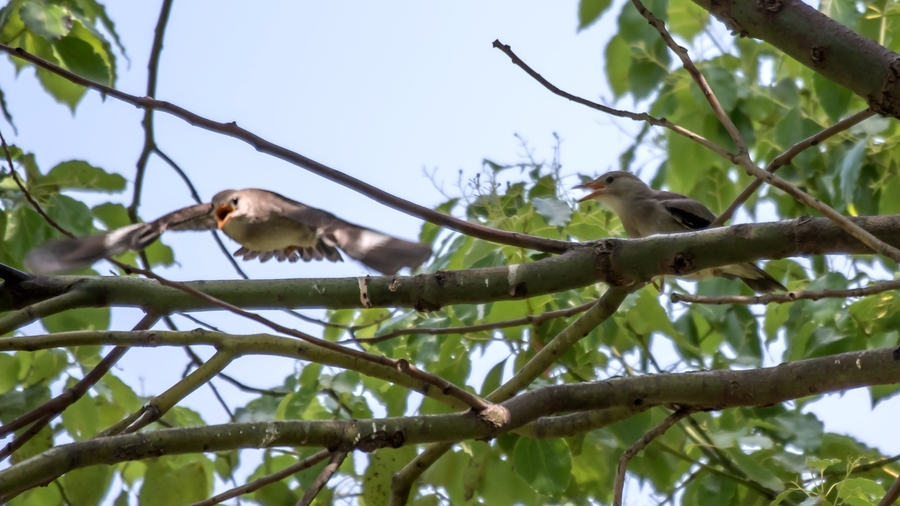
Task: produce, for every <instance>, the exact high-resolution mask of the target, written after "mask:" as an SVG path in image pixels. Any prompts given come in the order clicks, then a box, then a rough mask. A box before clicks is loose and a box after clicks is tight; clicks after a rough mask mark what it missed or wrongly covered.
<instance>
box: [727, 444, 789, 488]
mask: <svg viewBox="0 0 900 506" xmlns="http://www.w3.org/2000/svg"><path fill="white" fill-rule="evenodd" d="M725 452H726V453H727V454H728V455H729V456H731V458H732V459H733V460H734V462H735V463H736V464H737V465H738V467H740V468H741V471H744V472H745V473H747V477H748V478H750V479H751V480H753V481H755V482H757V483H759V484H760V485H762V486H764V487H766V488H769V489H772V490H774V491H776V492H779V493H780V492H781V491H783V490H784V483H782V482H781V480H780V479H778V476H776V475H775V473H773V472H772V471H770V470H769V469H767V468H766V467H765V466H763V465H762V464H760V463H759V462H757V461H756V459H754V458H753V457H752V456H750V455H747V454H746V453H744V452H743V451H742V450H741V449H740V448H728V449H727V450H725Z"/></svg>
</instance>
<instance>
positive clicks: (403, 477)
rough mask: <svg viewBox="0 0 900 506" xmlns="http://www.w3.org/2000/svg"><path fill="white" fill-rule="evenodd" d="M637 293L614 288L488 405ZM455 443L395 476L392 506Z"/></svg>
mask: <svg viewBox="0 0 900 506" xmlns="http://www.w3.org/2000/svg"><path fill="white" fill-rule="evenodd" d="M632 291H633V290H632V289H629V288H624V287H613V288H610V289H609V290H608V291H607V292H606V293H605V294H603V296H602V297H601V298H600V299H599V300H597V302H596V303H595V304H594V305H593V307H591V308H590V309H589V310H588V311H587V312H586V313H584V314H583V315H581V317H579V318H578V319H577V320H575V321H574V322H572V323H571V324H570V325H569V326H568V327H566V328H565V329H564V330H563V331H562V332H560V333H559V334H557V336H556V337H554V338H553V340H551V341H550V342H549V343H547V345H546V346H544V347H543V348H541V350H540V351H539V352H538V353H537V354H536V355H535V356H534V357H532V359H531V360H529V361H528V363H526V364H525V365H524V366H523V367H522V368H521V369H519V371H518V372H516V374H515V375H514V376H513V377H512V378H510V380H509V381H507V382H506V383H504V384H503V385H501V386H500V387H499V388H497V389H496V390H494V391H493V392H491V393H490V394H489V395H488V396H487V397H486V400H487V401H488V402H496V403H502V402H504V401H506V400H507V399H510V398H512V397H513V396H514V395H516V394H517V393H518V392H521V391H522V390H524V389H526V388H528V385H530V384H531V383H532V382H533V381H534V380H535V379H536V378H537V377H538V376H540V375H541V374H543V373H544V372H545V371H546V370H547V369H548V368H550V367H551V366H552V365H553V364H554V363H555V362H556V361H557V360H558V359H559V357H560V356H562V354H563V353H565V352H566V350H568V349H569V348H571V347H572V345H573V344H575V343H577V342H578V341H579V340H580V339H581V338H583V337H584V336H586V335H588V333H589V332H590V331H591V330H593V329H594V328H595V327H597V325H600V324H601V323H603V322H604V321H605V320H606V319H607V318H609V317H610V316H612V315H613V314H615V312H616V310H617V309H619V306H620V305H621V304H622V301H623V300H625V297H626V296H627V295H628V294H629V293H631V292H632ZM452 445H453V443H452V442H446V441H445V442H440V443H434V444H432V445H430V446H429V447H428V448H426V449H425V451H423V452H422V453H420V454H419V455H417V456H416V457H415V458H414V459H413V460H412V461H411V462H410V463H409V464H407V465H406V466H404V467H403V469H401V470H400V471H398V472H397V473H396V474H394V478H393V480H392V481H391V505H392V506H394V505H397V506H399V505H403V504H406V503H407V501H408V500H409V493H410V490H411V489H412V484H413V482H415V481H416V480H417V479H418V478H419V476H421V475H422V473H424V472H425V471H426V470H427V469H428V468H429V467H431V466H432V465H433V464H434V463H435V462H437V460H438V459H439V458H441V456H442V455H443V454H444V453H446V452H447V450H449V449H450V447H451V446H452Z"/></svg>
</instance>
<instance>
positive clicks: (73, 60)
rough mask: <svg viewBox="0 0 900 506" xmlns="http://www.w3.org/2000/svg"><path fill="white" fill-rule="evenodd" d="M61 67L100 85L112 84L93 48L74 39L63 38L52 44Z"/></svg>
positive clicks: (109, 75)
mask: <svg viewBox="0 0 900 506" xmlns="http://www.w3.org/2000/svg"><path fill="white" fill-rule="evenodd" d="M53 47H54V48H56V53H57V54H58V55H59V57H60V59H62V61H63V65H65V67H66V68H67V69H69V70H71V71H72V72H74V73H76V74H78V75H80V76H82V77H86V78H88V79H90V80H91V81H95V82H98V83H101V84H106V85H109V84H112V76H111V73H110V69H109V67H108V66H107V64H106V61H104V60H103V57H101V56H100V55H99V54H97V53H96V52H95V51H94V48H93V46H91V45H90V44H89V43H87V42H85V41H84V40H82V39H79V38H76V37H71V36H69V37H63V38H61V39H59V40H57V41H56V42H54V43H53Z"/></svg>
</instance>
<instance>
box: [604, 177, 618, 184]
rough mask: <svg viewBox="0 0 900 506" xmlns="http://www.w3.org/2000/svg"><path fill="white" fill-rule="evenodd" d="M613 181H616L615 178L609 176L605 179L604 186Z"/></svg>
mask: <svg viewBox="0 0 900 506" xmlns="http://www.w3.org/2000/svg"><path fill="white" fill-rule="evenodd" d="M615 180H616V178H614V177H612V176H609V177H608V178H606V184H612V182H613V181H615Z"/></svg>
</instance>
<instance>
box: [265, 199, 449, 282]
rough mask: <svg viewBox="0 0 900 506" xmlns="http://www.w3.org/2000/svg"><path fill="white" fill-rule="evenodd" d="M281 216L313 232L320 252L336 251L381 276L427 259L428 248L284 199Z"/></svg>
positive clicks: (418, 264)
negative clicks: (337, 249)
mask: <svg viewBox="0 0 900 506" xmlns="http://www.w3.org/2000/svg"><path fill="white" fill-rule="evenodd" d="M285 201H286V204H285V208H284V209H282V212H283V214H284V216H285V217H287V218H289V219H291V220H293V221H295V222H297V223H299V224H301V225H304V226H306V227H309V228H310V229H313V230H315V231H316V235H318V236H319V241H318V244H317V246H316V248H317V249H318V248H319V247H321V248H322V249H324V250H326V251H327V250H328V249H329V248H330V249H334V247H337V248H340V249H341V250H342V251H343V252H344V253H346V254H347V256H349V257H350V258H353V259H355V260H358V261H360V262H362V263H363V264H365V265H367V266H368V267H371V268H372V269H375V270H376V271H378V272H380V273H382V274H395V273H396V272H397V271H399V270H400V269H402V268H403V267H409V268H410V269H415V268H417V267H418V266H420V265H422V264H423V263H424V262H425V261H426V260H428V258H429V257H431V253H432V251H431V247H430V246H428V245H426V244H422V243H418V242H411V241H405V240H403V239H397V238H396V237H391V236H389V235H387V234H383V233H381V232H376V231H375V230H372V229H370V228H366V227H361V226H359V225H354V224H353V223H348V222H346V221H344V220H342V219H340V218H338V217H337V216H335V215H333V214H331V213H329V212H326V211H322V210H321V209H316V208H313V207H309V206H307V205H304V204H301V203H300V202H296V201H293V200H290V199H285Z"/></svg>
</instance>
